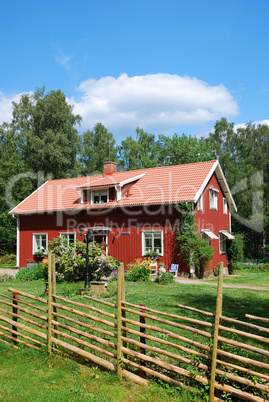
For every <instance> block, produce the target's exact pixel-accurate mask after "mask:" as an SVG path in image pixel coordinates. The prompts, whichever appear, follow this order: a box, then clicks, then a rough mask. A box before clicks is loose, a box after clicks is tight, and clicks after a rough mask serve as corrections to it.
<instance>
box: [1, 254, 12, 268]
mask: <svg viewBox="0 0 269 402" xmlns="http://www.w3.org/2000/svg"><path fill="white" fill-rule="evenodd" d="M0 264H3V265H8V266H15V265H16V254H4V255H2V256H0Z"/></svg>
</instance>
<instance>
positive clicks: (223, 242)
mask: <svg viewBox="0 0 269 402" xmlns="http://www.w3.org/2000/svg"><path fill="white" fill-rule="evenodd" d="M226 239H227V237H226V236H225V235H224V234H223V233H221V232H219V252H220V254H226Z"/></svg>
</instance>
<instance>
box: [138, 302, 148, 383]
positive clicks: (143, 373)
mask: <svg viewBox="0 0 269 402" xmlns="http://www.w3.org/2000/svg"><path fill="white" fill-rule="evenodd" d="M139 306H141V307H146V305H145V303H140V304H139ZM145 312H146V310H145V309H143V308H141V309H140V313H145ZM140 323H141V324H145V323H146V319H145V317H144V316H142V315H141V316H140ZM140 332H142V333H143V334H144V333H145V332H146V329H145V327H143V326H142V327H140ZM140 343H143V344H146V338H145V337H144V336H140ZM140 353H143V354H146V349H145V348H143V347H141V346H140ZM140 364H141V366H145V365H146V363H145V361H144V360H141V361H140ZM140 377H142V378H145V377H146V372H145V371H144V370H142V369H141V370H140Z"/></svg>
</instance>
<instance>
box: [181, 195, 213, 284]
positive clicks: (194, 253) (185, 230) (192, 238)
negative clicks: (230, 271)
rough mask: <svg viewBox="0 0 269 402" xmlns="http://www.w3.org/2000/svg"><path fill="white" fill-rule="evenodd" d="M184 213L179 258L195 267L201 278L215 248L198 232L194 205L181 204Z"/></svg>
mask: <svg viewBox="0 0 269 402" xmlns="http://www.w3.org/2000/svg"><path fill="white" fill-rule="evenodd" d="M180 208H181V213H182V227H181V233H180V234H179V236H178V237H177V243H176V246H177V249H178V251H179V256H180V257H181V258H182V260H183V261H184V262H186V263H187V264H188V265H189V266H191V265H192V264H193V265H194V266H195V270H196V274H197V276H198V277H199V278H202V277H203V275H204V269H205V267H206V266H207V264H208V263H209V261H210V260H211V259H212V257H213V253H214V250H213V247H211V246H210V244H209V243H208V241H207V240H205V239H202V238H201V237H200V236H199V235H198V233H197V230H196V226H195V218H194V211H193V205H192V203H188V202H185V203H184V202H182V203H180Z"/></svg>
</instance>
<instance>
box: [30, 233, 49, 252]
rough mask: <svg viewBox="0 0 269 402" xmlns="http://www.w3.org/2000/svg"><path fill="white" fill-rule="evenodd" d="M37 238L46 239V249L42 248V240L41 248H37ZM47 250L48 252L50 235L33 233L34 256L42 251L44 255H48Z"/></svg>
mask: <svg viewBox="0 0 269 402" xmlns="http://www.w3.org/2000/svg"><path fill="white" fill-rule="evenodd" d="M37 236H40V237H41V236H42V237H45V242H46V247H44V246H42V240H41V247H37V244H36V238H37ZM47 250H48V233H33V254H35V253H36V252H38V251H41V252H43V253H44V254H46V253H47Z"/></svg>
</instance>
